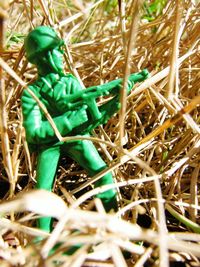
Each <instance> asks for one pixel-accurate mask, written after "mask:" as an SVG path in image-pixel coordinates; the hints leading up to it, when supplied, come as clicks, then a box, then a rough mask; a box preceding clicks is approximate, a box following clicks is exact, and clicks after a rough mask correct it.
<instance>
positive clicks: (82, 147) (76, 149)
mask: <svg viewBox="0 0 200 267" xmlns="http://www.w3.org/2000/svg"><path fill="white" fill-rule="evenodd" d="M65 149H66V153H67V154H68V155H69V156H70V157H71V158H73V159H74V160H75V161H76V162H77V163H79V164H80V165H81V166H82V167H83V168H84V169H85V170H86V171H87V172H88V174H89V175H90V176H94V175H95V174H97V173H99V172H100V171H102V170H103V169H105V168H106V167H107V165H106V163H105V162H104V161H103V160H102V158H101V156H100V155H99V153H98V151H97V149H96V147H95V146H94V145H93V143H92V142H90V141H87V140H83V141H78V142H76V143H75V142H74V143H71V144H68V145H67V146H66V147H65ZM113 182H114V181H113V177H112V173H111V172H110V173H108V174H106V175H104V176H103V177H102V178H101V179H100V180H98V181H97V182H96V183H95V187H98V186H102V185H106V184H113ZM97 197H98V198H100V199H101V200H102V202H103V204H104V207H105V209H106V210H107V211H109V210H110V209H115V210H116V209H117V201H116V190H115V189H110V190H107V191H106V192H103V193H100V194H98V195H97Z"/></svg>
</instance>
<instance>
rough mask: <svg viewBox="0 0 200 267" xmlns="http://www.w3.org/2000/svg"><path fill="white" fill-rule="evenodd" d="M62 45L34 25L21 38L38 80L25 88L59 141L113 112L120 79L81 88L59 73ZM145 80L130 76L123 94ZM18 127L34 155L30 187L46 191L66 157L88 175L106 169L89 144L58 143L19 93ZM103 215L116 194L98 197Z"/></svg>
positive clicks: (85, 131)
mask: <svg viewBox="0 0 200 267" xmlns="http://www.w3.org/2000/svg"><path fill="white" fill-rule="evenodd" d="M63 44H64V42H63V40H62V39H60V38H59V37H58V35H57V33H56V32H55V31H54V30H53V29H52V28H50V27H47V26H40V27H37V28H35V29H34V30H33V31H32V32H30V33H29V35H28V36H27V38H26V39H25V51H26V55H27V58H28V60H29V61H30V62H31V63H34V64H35V65H36V67H37V70H38V79H37V80H36V81H35V82H34V83H33V84H31V85H30V86H29V89H31V90H32V92H33V93H34V94H35V95H36V96H37V97H38V98H39V100H40V101H41V102H42V103H43V104H44V105H45V107H46V108H47V110H48V112H49V114H50V115H51V117H52V118H53V121H54V123H55V124H56V126H57V128H58V130H59V131H60V133H61V135H62V136H66V135H68V136H72V135H83V136H84V135H86V136H89V134H90V132H91V131H92V130H93V129H94V128H96V127H97V126H98V125H101V124H104V123H106V122H107V120H108V119H109V118H110V117H111V116H113V114H115V113H116V112H117V111H118V110H119V108H120V103H119V93H120V89H121V88H122V79H118V80H114V81H111V82H109V83H106V84H103V85H98V86H93V87H90V88H87V89H83V88H82V87H81V85H80V83H79V81H78V80H77V79H76V78H75V77H74V76H73V75H72V74H65V73H64V71H63V51H62V46H63ZM148 76H149V73H148V71H147V70H143V71H141V72H139V73H136V74H131V75H130V76H129V79H128V83H127V93H129V92H130V91H131V89H132V87H133V85H134V84H135V83H136V82H141V81H143V80H145V79H146V78H147V77H148ZM105 95H112V96H113V98H112V99H111V100H109V101H108V102H107V103H105V104H103V105H101V106H100V107H99V106H98V105H97V102H96V101H97V98H98V97H99V96H105ZM21 100H22V111H23V125H24V128H25V130H26V138H27V141H28V144H29V146H30V149H31V150H32V151H36V152H37V170H36V179H37V185H36V187H37V188H39V189H46V190H49V191H51V190H52V187H53V184H54V179H55V175H56V170H57V167H58V162H59V159H60V157H61V156H62V155H67V156H69V157H71V158H72V159H73V160H75V161H76V162H77V163H78V164H80V165H81V166H82V167H83V168H84V169H85V170H86V171H87V172H88V174H89V175H90V176H94V175H96V174H97V173H99V172H100V171H102V170H103V169H105V168H106V167H107V165H106V163H105V162H104V161H103V160H102V158H101V156H100V155H99V153H98V151H97V149H96V148H95V146H94V145H93V143H92V142H91V141H87V140H78V141H71V142H59V141H58V139H57V137H56V135H55V132H54V130H53V128H52V126H51V125H50V123H49V121H48V120H47V119H46V117H45V115H44V113H43V111H42V110H41V109H40V107H39V106H38V104H37V102H36V101H35V100H34V99H33V98H32V96H31V95H30V94H29V92H28V91H27V90H26V89H25V90H24V92H23V95H22V98H21ZM112 183H113V177H112V174H111V173H108V174H106V175H104V176H103V177H102V178H101V179H100V180H98V181H97V182H96V183H95V187H98V186H102V185H106V184H112ZM96 197H98V198H100V199H101V200H102V202H103V204H104V207H105V209H106V211H109V210H111V209H114V210H116V209H117V200H116V190H115V189H110V190H108V191H106V192H104V193H100V194H98V195H97V196H96ZM38 223H39V227H40V229H42V230H45V231H48V232H50V231H51V229H52V226H51V223H52V220H51V218H41V219H39V221H38Z"/></svg>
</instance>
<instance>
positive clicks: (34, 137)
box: [21, 90, 87, 144]
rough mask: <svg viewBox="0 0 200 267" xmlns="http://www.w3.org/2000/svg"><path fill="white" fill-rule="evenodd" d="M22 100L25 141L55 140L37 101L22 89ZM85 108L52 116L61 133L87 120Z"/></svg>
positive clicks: (67, 132)
mask: <svg viewBox="0 0 200 267" xmlns="http://www.w3.org/2000/svg"><path fill="white" fill-rule="evenodd" d="M21 100H22V112H23V126H24V128H25V130H26V138H27V141H28V142H29V143H31V144H45V143H50V142H53V141H56V140H57V137H56V135H55V132H54V130H53V128H52V126H51V125H50V123H49V121H48V120H47V119H46V118H44V116H43V115H42V111H41V109H40V108H39V106H38V104H37V102H36V101H35V100H34V99H33V98H32V97H31V95H30V94H29V93H28V91H27V90H24V93H23V96H22V98H21ZM84 112H85V110H84V108H82V110H79V111H78V112H77V111H74V112H66V113H65V114H63V115H61V116H57V117H54V118H53V121H54V123H55V124H56V127H57V128H58V130H59V132H60V133H61V135H63V136H64V135H67V134H69V133H70V132H71V131H72V129H73V128H74V127H76V126H77V125H80V124H82V123H83V122H85V121H86V120H87V117H86V115H85V114H86V113H85V114H84Z"/></svg>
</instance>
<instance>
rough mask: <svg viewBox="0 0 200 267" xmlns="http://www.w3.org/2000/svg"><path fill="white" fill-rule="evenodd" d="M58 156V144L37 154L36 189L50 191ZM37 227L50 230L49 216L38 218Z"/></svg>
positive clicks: (50, 221) (50, 220)
mask: <svg viewBox="0 0 200 267" xmlns="http://www.w3.org/2000/svg"><path fill="white" fill-rule="evenodd" d="M59 158H60V147H59V146H56V147H50V148H47V149H45V150H42V151H41V152H40V153H39V154H38V157H37V170H36V179H37V184H36V188H37V189H45V190H47V191H52V187H53V184H54V178H55V174H56V170H57V166H58V161H59ZM38 227H39V228H40V229H41V230H44V231H47V232H50V231H51V228H52V219H51V217H43V218H40V219H38Z"/></svg>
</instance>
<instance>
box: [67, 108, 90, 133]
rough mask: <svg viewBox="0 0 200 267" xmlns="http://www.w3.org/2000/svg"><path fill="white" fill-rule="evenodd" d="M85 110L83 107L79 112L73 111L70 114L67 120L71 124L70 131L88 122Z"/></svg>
mask: <svg viewBox="0 0 200 267" xmlns="http://www.w3.org/2000/svg"><path fill="white" fill-rule="evenodd" d="M86 108H87V106H86V105H84V106H83V107H81V108H80V109H79V110H74V111H71V112H70V115H69V117H68V120H69V122H70V123H71V127H72V129H73V128H75V127H77V126H79V125H81V124H83V123H84V122H86V121H87V120H88V116H87V112H86Z"/></svg>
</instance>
